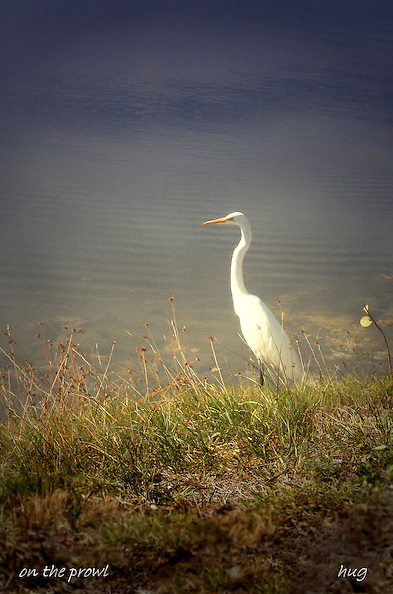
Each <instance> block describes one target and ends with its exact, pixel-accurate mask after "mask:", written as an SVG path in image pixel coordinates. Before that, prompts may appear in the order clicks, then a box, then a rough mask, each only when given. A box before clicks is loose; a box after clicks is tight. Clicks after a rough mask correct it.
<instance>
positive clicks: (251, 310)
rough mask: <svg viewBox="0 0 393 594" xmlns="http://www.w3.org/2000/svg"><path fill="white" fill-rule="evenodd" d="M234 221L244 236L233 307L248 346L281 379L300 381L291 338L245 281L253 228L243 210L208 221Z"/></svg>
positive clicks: (234, 269)
mask: <svg viewBox="0 0 393 594" xmlns="http://www.w3.org/2000/svg"><path fill="white" fill-rule="evenodd" d="M213 223H230V224H235V225H237V226H239V227H240V230H241V238H240V242H239V244H238V245H237V246H236V248H235V250H234V252H233V256H232V263H231V291H232V298H233V306H234V309H235V312H236V314H237V315H238V316H239V319H240V327H241V330H242V333H243V336H244V338H245V341H246V342H247V344H248V346H249V347H250V348H251V350H252V351H253V352H254V354H255V356H256V357H257V359H258V360H259V361H260V362H263V363H264V364H265V365H266V366H267V367H268V368H270V369H271V368H272V367H273V368H275V370H276V371H278V372H279V374H280V376H281V378H282V376H285V378H287V379H294V380H300V379H301V377H302V370H301V365H300V362H299V359H298V357H297V356H296V354H295V353H294V352H293V350H292V347H291V343H290V341H289V338H288V336H287V334H286V332H285V330H284V328H283V326H282V324H280V323H279V322H278V320H277V319H276V318H275V317H274V315H273V313H272V312H271V311H270V309H269V308H268V307H267V305H266V304H265V303H264V302H263V301H262V300H261V299H260V298H259V297H257V296H256V295H252V294H250V293H249V292H248V291H247V289H246V287H245V285H244V280H243V259H244V256H245V253H246V252H247V250H248V248H249V247H250V244H251V238H252V235H251V227H250V223H249V221H248V219H247V217H246V216H245V215H244V214H243V213H241V212H233V213H231V214H229V215H227V216H226V217H223V218H221V219H215V220H213V221H207V222H206V223H204V225H209V224H213Z"/></svg>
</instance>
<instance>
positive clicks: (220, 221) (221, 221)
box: [202, 217, 228, 225]
mask: <svg viewBox="0 0 393 594" xmlns="http://www.w3.org/2000/svg"><path fill="white" fill-rule="evenodd" d="M227 220H228V219H227V218H226V217H221V219H213V220H212V221H206V223H202V225H215V224H216V223H225V221H227Z"/></svg>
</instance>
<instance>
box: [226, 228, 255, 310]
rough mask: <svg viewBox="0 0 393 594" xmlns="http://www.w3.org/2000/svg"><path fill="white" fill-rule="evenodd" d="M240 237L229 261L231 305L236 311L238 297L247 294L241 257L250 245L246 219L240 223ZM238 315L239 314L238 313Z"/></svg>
mask: <svg viewBox="0 0 393 594" xmlns="http://www.w3.org/2000/svg"><path fill="white" fill-rule="evenodd" d="M240 231H241V238H240V241H239V244H238V245H237V247H236V248H235V249H234V252H233V255H232V263H231V291H232V298H233V305H234V308H235V311H236V313H238V312H237V304H238V303H239V299H240V298H241V297H242V296H244V295H249V293H248V291H247V289H246V287H245V285H244V279H243V259H244V256H245V254H246V252H247V250H248V248H249V247H250V243H251V238H252V235H251V228H250V225H249V223H248V221H247V222H246V221H243V222H242V224H241V225H240ZM238 315H239V314H238Z"/></svg>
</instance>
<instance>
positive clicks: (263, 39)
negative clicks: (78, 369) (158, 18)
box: [0, 19, 393, 374]
mask: <svg viewBox="0 0 393 594" xmlns="http://www.w3.org/2000/svg"><path fill="white" fill-rule="evenodd" d="M202 25H203V23H202V24H200V26H195V27H194V28H192V27H186V26H185V24H184V23H182V22H181V21H176V20H174V21H173V22H172V21H171V20H170V19H169V20H167V21H165V22H164V23H161V24H157V23H155V22H149V21H148V20H147V21H144V22H143V26H141V27H140V28H139V29H136V28H133V27H132V26H131V25H128V24H127V23H124V24H123V25H122V26H121V27H120V26H117V27H116V28H115V27H109V26H108V28H107V29H105V28H104V29H103V28H102V27H101V28H100V30H99V31H96V30H94V28H92V29H91V30H84V31H83V32H80V33H79V34H78V35H77V34H75V35H74V36H73V37H72V40H71V39H70V40H67V39H62V43H59V44H58V45H55V46H54V47H53V48H51V49H49V48H47V49H46V51H42V52H41V53H40V55H39V56H37V55H33V56H32V57H31V59H30V60H27V59H25V61H24V62H22V63H17V62H16V61H15V62H13V61H12V60H11V59H10V61H9V64H8V68H7V69H6V74H5V78H4V80H5V85H4V88H3V91H2V97H1V102H2V116H1V119H2V128H3V134H2V141H1V148H0V151H1V195H0V201H1V218H0V231H1V235H0V271H1V279H2V280H1V284H2V289H1V293H0V326H1V327H2V328H5V327H6V325H7V324H10V325H11V329H12V333H13V335H14V337H15V338H16V339H17V341H18V342H19V343H20V344H21V345H22V346H23V348H24V349H25V351H26V352H27V353H29V355H30V356H32V357H34V356H35V354H36V355H37V356H38V352H39V348H40V347H39V344H38V343H37V341H36V339H35V333H36V332H37V330H39V328H38V322H39V321H40V320H45V321H47V322H48V323H49V324H50V325H51V328H49V327H48V329H47V335H48V338H51V339H53V340H57V338H58V333H61V328H62V326H63V325H64V324H70V325H73V326H75V327H78V328H79V327H82V328H83V330H84V340H85V341H86V344H88V341H89V339H91V340H92V341H93V342H94V343H98V348H99V350H100V352H101V353H102V354H103V355H105V354H107V353H108V352H109V351H110V349H111V345H112V341H114V340H115V341H117V347H116V351H115V353H116V355H115V356H116V358H117V360H118V361H121V362H123V361H125V360H126V359H127V358H131V363H132V361H133V360H135V357H136V351H135V349H136V347H139V346H141V345H142V344H144V340H143V338H142V337H143V335H144V334H145V333H146V326H145V323H146V322H148V323H149V330H150V331H151V333H152V335H153V336H154V338H155V340H156V342H157V344H158V345H159V346H160V348H161V349H163V350H165V349H166V348H167V346H168V341H167V340H165V338H164V337H166V338H168V323H167V318H168V317H172V306H171V303H170V302H168V298H169V297H171V296H173V297H174V304H175V311H176V317H177V321H178V324H179V326H180V327H183V326H186V331H185V332H184V333H182V336H183V338H184V339H185V341H186V344H187V348H188V349H189V353H190V356H192V357H196V356H199V357H200V358H201V362H200V364H199V370H200V371H201V372H203V371H204V370H205V369H207V368H208V367H209V365H211V364H212V362H211V360H210V354H211V353H210V345H209V341H208V337H209V336H211V335H213V336H215V337H216V338H217V350H218V354H219V358H220V362H221V364H222V366H223V367H224V369H225V370H226V372H227V373H229V374H235V373H236V371H238V370H239V369H241V368H242V367H243V366H244V359H247V358H248V350H247V348H246V347H245V345H244V344H242V342H241V340H240V338H239V337H238V335H237V333H238V331H239V327H238V321H237V318H236V316H235V314H234V312H233V309H232V303H231V298H230V291H229V264H230V258H231V253H232V249H233V248H234V246H235V245H236V242H237V241H238V233H237V230H236V229H233V228H222V227H219V228H214V227H212V228H206V227H201V223H202V222H203V221H205V220H207V219H210V218H216V217H218V216H223V215H225V214H228V213H229V212H231V211H232V210H241V211H243V212H244V213H245V214H246V215H247V216H248V217H249V218H250V220H251V225H252V230H253V243H252V246H251V248H250V251H249V253H248V255H247V257H246V259H245V280H246V286H247V287H248V289H249V290H250V291H251V292H254V293H257V294H258V295H259V296H260V297H262V298H263V299H264V301H265V302H266V303H267V304H268V305H269V306H270V307H271V308H272V309H273V310H274V311H275V312H276V313H277V314H278V315H280V313H279V304H278V300H281V308H282V310H283V311H284V314H285V321H286V325H287V329H288V332H289V333H290V334H292V333H299V332H301V330H302V329H304V330H305V331H306V332H307V335H308V336H309V337H310V340H311V342H315V339H316V337H318V340H320V343H321V345H322V349H323V351H324V354H325V357H326V359H327V361H328V363H329V365H331V366H334V365H336V364H338V365H341V363H342V361H343V360H346V361H347V364H348V365H349V366H351V365H352V366H353V365H359V363H357V362H356V360H353V357H352V352H353V351H352V349H353V347H356V353H357V355H358V356H359V357H360V359H361V360H362V361H363V360H365V359H367V356H366V355H365V353H366V351H368V350H370V352H372V354H373V356H374V355H376V356H377V357H378V356H380V357H381V360H382V361H383V362H384V363H385V360H386V357H384V356H383V355H382V354H380V355H378V352H377V351H378V349H379V348H380V347H381V346H383V345H382V342H381V340H380V338H379V336H378V333H377V331H376V330H375V329H373V328H370V329H367V330H366V329H362V328H361V327H360V325H359V319H360V317H361V315H362V308H361V306H362V304H363V303H368V304H369V305H370V309H371V311H373V312H374V313H375V316H376V318H377V319H383V320H384V323H385V324H388V323H389V322H391V320H392V318H393V306H392V297H393V280H392V279H391V278H387V277H392V276H393V257H392V247H393V246H392V243H393V241H392V218H393V167H392V163H393V118H392V115H393V102H392V90H393V84H392V72H393V58H392V56H393V51H392V49H393V48H392V45H393V42H392V39H393V36H392V28H391V27H390V26H389V24H388V23H387V24H386V26H381V25H378V26H374V27H372V26H369V25H368V24H367V23H365V24H364V25H363V26H359V27H358V28H357V29H356V30H349V31H340V30H337V31H336V32H335V33H334V34H333V33H332V32H331V31H330V32H326V33H325V34H318V31H317V32H314V33H313V32H310V31H308V32H304V31H303V32H302V31H292V30H291V29H290V27H286V28H285V27H283V28H275V29H271V28H268V27H267V26H265V25H264V23H263V22H261V23H256V24H254V25H253V26H248V27H245V26H243V25H242V24H239V25H238V26H232V27H228V28H225V27H224V26H221V27H219V26H218V25H217V26H216V28H213V29H207V28H206V27H204V26H202ZM319 33H320V32H319ZM388 330H389V327H388ZM347 331H349V332H350V335H348V334H347ZM4 344H5V341H4V340H3V342H2V345H3V346H4ZM304 348H305V358H306V359H307V358H308V356H309V352H308V351H307V348H306V347H304Z"/></svg>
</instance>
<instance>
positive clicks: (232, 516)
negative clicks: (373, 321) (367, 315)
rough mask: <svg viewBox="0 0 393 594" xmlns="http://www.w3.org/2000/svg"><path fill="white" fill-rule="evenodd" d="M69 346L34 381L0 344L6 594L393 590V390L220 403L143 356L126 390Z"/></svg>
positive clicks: (216, 390) (0, 578)
mask: <svg viewBox="0 0 393 594" xmlns="http://www.w3.org/2000/svg"><path fill="white" fill-rule="evenodd" d="M175 336H176V335H175ZM77 337H78V333H77V332H70V334H69V336H68V338H67V339H66V340H65V341H64V342H62V343H60V344H58V345H53V344H51V345H49V346H48V345H47V343H45V344H46V346H45V348H46V349H47V352H46V358H47V362H48V364H47V366H46V367H45V369H44V370H42V369H41V370H39V369H37V368H35V367H34V366H33V365H32V364H31V363H29V362H26V360H24V359H23V357H21V356H20V354H18V352H17V347H16V345H15V344H14V343H13V341H12V340H11V337H9V342H10V351H9V360H10V367H9V369H8V370H6V371H5V372H4V374H3V378H2V392H3V396H4V401H5V405H6V408H7V412H8V419H7V421H6V422H4V423H3V424H2V426H1V428H0V436H1V488H0V489H1V490H0V502H1V520H2V521H1V523H0V538H1V542H2V545H3V546H2V548H1V550H0V589H1V591H4V592H21V593H22V592H102V593H104V592H106V593H108V594H109V593H119V594H131V593H138V594H143V593H145V594H146V593H150V594H153V593H158V592H160V593H168V594H169V593H178V594H182V593H184V592H195V593H214V592H222V593H224V592H225V593H228V594H229V593H235V592H239V593H240V592H247V593H248V592H249V593H255V594H256V593H266V594H268V593H273V592H274V593H283V594H284V593H297V592H298V593H304V592H307V591H309V592H352V591H362V592H375V593H377V592H390V591H392V583H393V582H392V579H393V578H392V571H391V568H390V566H391V552H392V550H393V548H392V543H393V522H392V503H393V491H392V490H391V487H390V484H391V477H392V475H393V442H392V435H393V433H392V427H393V419H392V404H393V381H392V378H391V377H389V376H384V377H380V378H373V379H371V378H360V377H356V378H347V379H343V380H340V381H332V380H331V379H330V378H322V380H321V383H320V384H318V385H317V386H315V385H303V386H299V387H296V386H292V387H290V386H288V387H281V388H280V389H279V390H277V389H275V388H274V387H273V388H269V387H265V388H263V389H261V388H260V387H259V386H255V385H252V384H245V385H244V386H239V387H226V386H225V385H223V383H222V381H221V380H220V378H219V381H217V382H212V381H208V380H207V379H206V378H199V377H198V376H197V375H196V374H195V372H194V370H193V366H192V364H190V363H189V362H188V361H187V360H186V358H185V356H184V355H183V354H182V352H181V351H180V350H179V351H178V355H176V356H175V359H174V361H173V362H172V363H171V365H168V364H166V363H164V362H163V361H162V359H161V358H160V357H159V355H158V353H157V352H156V351H155V350H154V345H152V344H151V345H150V346H151V349H152V351H153V353H154V357H150V358H147V355H146V351H144V350H143V349H141V350H140V351H139V362H140V369H139V372H138V373H135V372H132V371H130V370H127V372H125V373H124V374H123V375H120V374H118V373H116V374H115V373H112V372H111V362H110V359H109V360H108V361H107V362H105V364H104V365H101V366H100V367H98V366H97V365H96V364H93V363H92V362H91V360H90V359H89V358H88V357H87V356H86V355H85V354H84V353H82V352H81V351H80V350H79V346H78V343H77ZM23 396H24V400H23V398H22V397H23ZM18 400H19V401H20V402H22V400H23V404H19V405H18ZM341 566H343V567H345V568H352V569H354V568H357V569H358V570H359V569H360V568H367V576H366V577H365V576H364V575H363V574H359V575H358V576H357V577H356V576H355V577H340V578H339V577H337V574H338V572H339V570H340V567H341ZM45 568H47V569H46V570H45V576H43V571H44V569H45ZM62 568H64V571H63V573H62V574H61V573H60V575H59V573H56V572H61V570H62ZM71 568H72V569H75V571H79V574H80V575H79V577H78V575H77V574H75V575H74V574H72V575H70V569H71ZM92 568H95V570H96V571H98V570H100V571H102V574H104V573H105V577H103V575H101V577H98V575H97V576H96V577H94V573H93V570H92ZM51 570H52V573H51V575H49V574H50V571H51ZM29 571H30V574H29ZM362 575H363V579H359V578H361V577H362Z"/></svg>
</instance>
